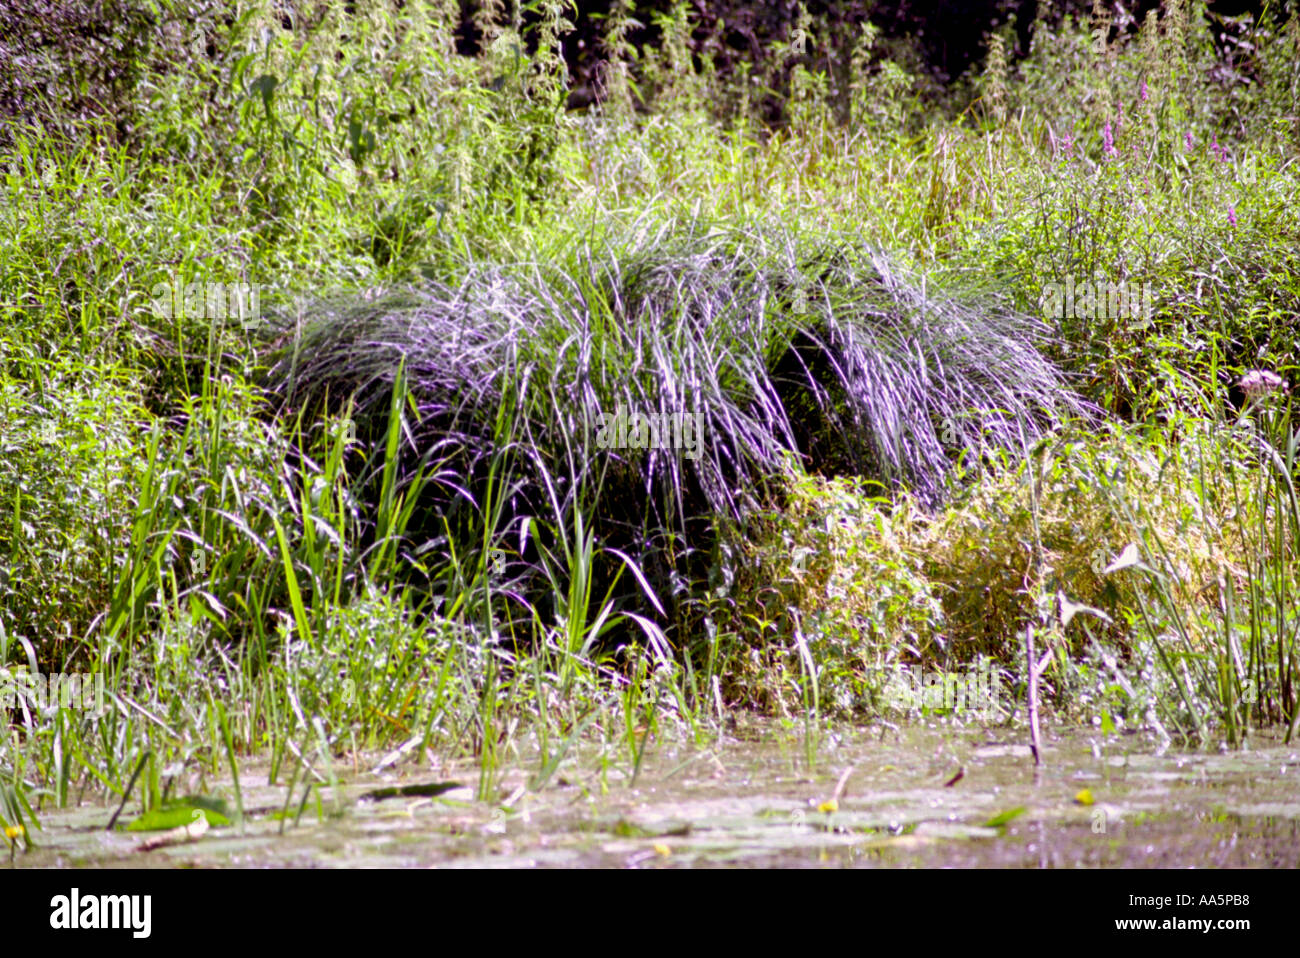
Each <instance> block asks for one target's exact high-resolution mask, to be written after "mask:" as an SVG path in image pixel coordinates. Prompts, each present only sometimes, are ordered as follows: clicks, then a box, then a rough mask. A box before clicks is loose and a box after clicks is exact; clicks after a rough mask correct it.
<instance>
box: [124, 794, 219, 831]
mask: <svg viewBox="0 0 1300 958" xmlns="http://www.w3.org/2000/svg"><path fill="white" fill-rule="evenodd" d="M225 812H226V806H225V803H223V802H220V801H217V800H216V799H210V798H202V797H199V798H187V799H183V800H182V801H178V802H165V803H164V804H163V807H162V808H155V809H152V810H150V811H147V812H145V813H144V814H143V815H141V816H140V817H139V818H137V819H135V820H134V821H133V822H131V823H130V824H128V825H127V826H126V830H127V831H128V832H159V831H165V830H166V829H169V828H180V827H182V826H184V825H192V824H193V823H194V822H195V821H196V816H197V815H204V816H206V817H207V820H208V824H209V825H211V826H213V827H217V826H219V825H229V824H230V819H229V818H228V817H226V814H225Z"/></svg>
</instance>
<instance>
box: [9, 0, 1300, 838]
mask: <svg viewBox="0 0 1300 958" xmlns="http://www.w3.org/2000/svg"><path fill="white" fill-rule="evenodd" d="M111 6H113V5H112V4H108V5H105V8H106V9H107V8H108V7H111ZM153 9H154V10H155V11H156V12H155V13H153V14H149V15H141V16H132V17H125V16H124V17H123V18H121V19H120V21H118V22H117V25H116V26H115V27H114V30H115V31H116V32H113V31H108V33H107V34H106V35H107V36H108V37H109V39H108V40H106V41H105V43H104V44H103V48H102V49H101V50H99V53H98V54H97V57H98V58H97V59H85V58H75V57H69V58H67V59H64V60H58V59H57V57H58V50H59V46H58V42H57V41H58V36H59V33H58V31H59V29H60V27H59V24H58V22H54V23H52V24H51V26H50V35H51V36H52V37H53V38H54V39H53V40H52V41H50V43H49V44H47V45H46V46H45V47H43V48H41V49H39V50H34V51H29V54H30V59H29V60H28V61H27V66H26V72H23V73H22V74H21V76H20V75H19V74H18V73H15V72H14V70H13V69H12V67H13V63H10V64H9V66H8V67H6V68H5V69H6V70H7V71H8V72H0V83H3V84H7V86H6V87H5V90H4V97H3V99H0V106H4V107H5V108H6V110H7V112H8V114H9V119H8V120H7V121H6V123H5V125H4V127H3V132H2V133H0V149H2V150H3V153H0V180H2V181H0V194H3V199H2V200H0V317H3V318H2V319H0V445H2V446H3V450H4V455H3V456H2V457H0V507H2V508H3V518H2V519H0V667H3V668H4V669H6V670H7V674H8V677H9V679H8V680H9V681H10V682H12V683H14V684H16V685H17V687H19V688H26V687H28V686H27V685H25V684H24V683H25V682H26V679H25V678H24V676H29V675H32V674H36V673H44V674H51V673H100V674H102V675H103V676H105V690H106V691H105V696H104V701H103V702H102V707H101V708H99V709H98V710H89V711H87V710H78V709H75V708H60V707H57V705H53V704H51V703H49V702H37V701H35V700H31V701H29V700H28V699H31V697H30V696H29V697H28V699H24V698H22V697H21V696H18V697H16V698H15V700H14V701H13V702H12V703H10V702H5V703H3V704H5V705H6V706H11V707H8V708H7V709H6V711H5V713H4V714H6V715H7V716H8V721H9V731H8V734H7V735H6V736H5V738H4V739H3V744H0V779H2V780H3V783H4V784H3V786H0V788H2V789H3V791H0V798H3V802H2V803H0V816H3V818H4V820H5V821H6V822H7V823H11V822H15V821H19V820H25V819H30V816H31V812H32V808H33V805H34V804H35V803H37V802H38V801H39V802H53V803H56V804H60V805H61V804H64V803H67V802H69V801H71V800H73V799H74V798H75V797H76V796H78V795H80V794H82V793H83V792H85V791H87V790H102V791H103V792H105V793H108V794H112V795H121V794H122V793H123V792H124V791H125V790H127V789H128V787H129V783H130V782H132V781H133V780H134V778H135V776H136V775H138V774H141V773H143V777H142V778H141V779H140V784H138V785H137V786H136V787H137V788H138V789H141V790H142V791H141V794H143V795H144V796H145V802H146V804H151V803H157V802H158V801H160V800H161V799H162V798H163V797H164V796H166V795H167V794H168V793H169V792H171V791H173V790H180V789H183V788H186V787H189V783H190V780H191V778H192V776H195V775H198V776H200V777H202V775H204V774H211V773H215V772H216V771H217V770H218V769H219V768H221V767H227V766H228V770H229V771H231V772H232V773H234V774H235V776H236V780H237V766H238V762H239V761H240V759H241V758H242V757H244V756H247V755H250V754H258V755H269V756H270V761H271V765H272V770H273V771H272V774H273V776H280V777H281V778H284V779H285V780H289V779H291V778H292V779H294V780H297V779H299V777H300V776H302V775H305V774H307V773H306V772H305V771H304V769H308V770H311V772H313V773H315V774H318V775H322V776H330V775H332V774H333V772H332V771H331V770H330V769H331V768H332V766H331V760H332V757H333V756H337V755H340V754H345V753H351V754H357V753H360V752H363V751H364V752H386V753H391V754H390V756H389V760H390V761H407V760H412V761H414V760H421V759H422V758H423V757H424V756H425V755H428V754H433V753H437V754H443V755H448V756H453V757H455V758H457V759H460V760H463V759H467V758H472V759H473V760H474V761H475V762H477V763H478V764H479V767H480V768H481V769H482V780H481V783H480V793H481V796H482V797H484V798H489V797H492V796H493V795H494V782H495V776H496V774H497V770H498V769H499V768H500V767H502V764H503V763H504V762H506V761H510V762H513V763H516V764H518V763H520V762H525V763H533V764H534V765H536V767H537V775H536V776H535V780H534V784H535V785H536V787H541V786H542V785H543V784H545V782H546V781H547V780H548V779H549V777H550V776H551V775H553V774H554V772H555V770H556V768H558V766H559V763H560V762H561V761H562V760H563V757H564V755H565V753H566V750H567V749H568V748H569V747H570V746H571V744H572V743H573V742H574V741H576V740H578V739H583V740H592V741H598V742H602V743H604V744H605V745H606V746H607V754H608V755H609V760H610V761H612V762H623V763H627V764H628V765H629V766H631V767H637V766H638V765H639V763H640V761H641V760H642V756H643V755H644V751H645V749H646V748H647V747H648V744H649V743H650V742H652V741H653V740H655V739H657V738H659V737H662V736H670V735H671V736H693V737H697V738H698V737H707V736H709V735H713V734H716V733H717V731H718V730H719V729H721V728H724V727H725V724H726V718H727V714H728V713H729V712H731V711H732V710H736V709H759V710H764V711H768V712H770V713H773V714H776V715H779V716H783V717H785V718H787V719H788V720H789V721H790V722H791V723H793V726H794V727H796V728H799V729H801V730H802V731H803V734H805V736H806V737H807V740H808V742H809V747H810V750H815V746H816V742H817V741H818V738H819V736H821V735H822V734H823V733H824V730H825V729H826V727H827V723H832V722H835V721H844V720H850V721H859V722H864V721H876V720H880V719H883V720H886V721H898V720H900V719H903V718H909V717H910V718H917V717H924V718H926V719H932V720H940V721H947V722H957V723H961V722H969V721H974V720H975V718H974V717H973V716H972V715H970V714H967V713H965V712H963V711H962V710H960V709H955V708H953V707H952V703H951V701H948V702H946V703H945V702H943V701H934V702H926V701H908V702H902V703H900V702H899V700H898V698H897V697H893V698H891V697H890V696H889V695H887V694H886V690H887V688H888V687H889V677H890V675H891V674H892V673H893V671H894V670H896V669H898V668H900V667H903V666H919V667H922V668H924V669H926V670H929V671H930V672H932V673H934V674H940V675H942V674H944V673H957V672H962V671H968V670H970V669H973V668H977V667H978V668H982V669H987V670H992V671H994V672H996V673H997V674H998V675H999V677H1000V684H999V688H1000V689H1001V692H1000V693H999V695H998V697H997V700H996V701H995V702H994V703H993V705H994V709H993V713H994V714H993V715H992V716H989V715H981V718H980V720H982V721H990V720H991V721H993V722H995V723H999V724H1010V725H1012V726H1017V725H1018V724H1019V723H1022V722H1023V718H1024V711H1025V707H1024V702H1025V676H1026V669H1025V665H1024V662H1025V658H1026V637H1027V635H1029V636H1032V638H1033V640H1034V645H1035V647H1036V648H1037V649H1039V650H1047V651H1048V652H1049V653H1050V657H1049V660H1048V661H1049V665H1048V668H1047V670H1046V672H1045V673H1044V678H1043V680H1042V681H1043V695H1044V698H1045V703H1046V705H1047V706H1048V707H1050V708H1051V709H1052V710H1053V712H1054V714H1055V716H1056V717H1057V718H1058V719H1059V720H1060V721H1062V722H1084V723H1091V724H1095V725H1096V726H1097V727H1098V729H1099V732H1100V733H1103V734H1112V733H1116V732H1119V731H1124V730H1132V729H1151V730H1156V731H1157V733H1158V734H1161V735H1164V736H1167V737H1170V738H1177V739H1180V740H1186V741H1190V742H1195V743H1199V744H1204V745H1211V744H1215V743H1218V742H1228V743H1231V744H1240V743H1242V742H1244V741H1246V740H1247V739H1248V737H1249V735H1250V732H1251V730H1252V729H1255V728H1259V727H1261V726H1265V725H1282V726H1285V727H1288V728H1289V729H1290V731H1291V732H1293V733H1294V732H1295V730H1296V723H1297V716H1298V715H1300V710H1298V705H1297V695H1298V694H1300V691H1298V690H1297V677H1298V669H1300V646H1298V644H1297V639H1296V634H1297V631H1298V630H1300V615H1298V613H1297V588H1298V587H1300V582H1297V575H1296V565H1295V559H1296V553H1297V549H1300V504H1298V502H1297V496H1296V489H1295V482H1296V478H1297V475H1298V472H1297V462H1296V459H1297V452H1298V450H1300V438H1298V434H1297V426H1296V423H1295V420H1294V419H1293V417H1292V402H1293V393H1292V391H1291V390H1290V389H1289V388H1288V384H1293V383H1294V382H1295V371H1296V362H1297V357H1296V355H1295V342H1296V330H1297V328H1298V327H1300V261H1298V260H1297V252H1296V251H1297V249H1300V245H1298V244H1297V240H1298V239H1300V219H1298V217H1300V213H1298V212H1297V210H1298V208H1300V207H1298V205H1297V203H1296V197H1297V186H1298V182H1300V177H1298V175H1297V170H1296V164H1295V158H1296V150H1297V145H1298V144H1300V120H1297V114H1298V113H1300V110H1298V108H1297V95H1298V91H1300V21H1298V20H1297V19H1296V18H1295V17H1294V16H1291V17H1289V18H1288V17H1287V16H1286V15H1285V14H1284V13H1280V12H1278V10H1277V9H1276V8H1275V7H1274V6H1269V7H1267V8H1266V10H1265V13H1264V15H1263V16H1262V17H1260V18H1257V19H1254V20H1242V21H1225V20H1222V19H1219V18H1212V17H1210V16H1207V14H1206V11H1205V9H1204V7H1203V5H1201V4H1197V3H1193V4H1190V5H1189V4H1186V3H1184V2H1170V3H1167V4H1166V5H1165V6H1164V8H1163V9H1162V10H1161V11H1159V12H1152V13H1151V14H1149V15H1148V16H1147V17H1146V18H1145V20H1143V21H1142V22H1141V23H1140V24H1139V23H1118V22H1113V21H1112V20H1111V19H1110V14H1108V13H1106V12H1105V11H1104V10H1103V9H1102V8H1101V7H1098V8H1097V11H1096V12H1094V14H1093V16H1092V17H1091V18H1088V17H1081V18H1072V17H1066V18H1064V19H1063V20H1057V21H1053V22H1048V21H1046V20H1040V21H1039V22H1037V23H1036V24H1035V25H1034V26H1033V29H1032V31H1031V34H1030V35H1031V37H1032V45H1031V47H1030V48H1029V49H1028V50H1026V51H1024V56H1022V57H1019V58H1016V57H1012V56H1011V55H1010V53H1009V51H1010V50H1011V47H1012V45H1013V44H1014V33H1013V31H1012V29H1011V28H1007V29H1004V30H1003V31H1002V32H1000V33H999V32H995V33H993V34H992V35H991V36H990V37H989V40H988V45H987V57H986V59H985V62H984V63H983V64H982V65H980V66H979V67H978V68H977V69H975V70H974V71H972V72H971V73H970V74H968V75H966V76H965V77H963V78H961V79H960V80H959V81H956V82H954V83H952V84H950V85H949V86H947V87H944V88H937V87H936V86H935V85H934V84H933V82H932V81H931V80H930V78H928V77H927V76H926V75H924V73H923V72H922V71H920V70H918V69H917V67H916V63H915V59H914V57H912V56H910V55H909V53H908V47H907V46H906V44H903V43H900V42H897V41H896V40H893V39H891V40H889V41H888V42H886V40H885V39H884V38H882V37H881V35H880V32H879V31H878V30H877V29H876V28H874V27H873V26H872V25H871V23H870V22H869V21H864V22H861V23H854V24H852V26H853V31H854V32H853V33H852V36H851V42H846V41H845V40H844V36H843V34H842V32H841V31H840V27H842V25H837V29H836V32H835V36H834V39H833V40H832V37H831V33H832V31H831V29H830V27H829V26H828V24H827V23H826V22H823V21H819V20H818V19H817V18H814V17H812V16H810V15H808V14H807V13H806V12H805V13H801V14H800V16H798V17H797V18H796V19H795V20H794V21H793V22H791V23H790V24H789V30H788V32H787V34H786V36H785V38H784V39H783V40H782V41H781V42H780V43H778V44H776V45H775V46H774V47H773V48H772V49H771V50H768V51H767V55H765V57H764V58H763V60H762V61H761V63H756V64H747V63H745V62H740V63H739V64H738V65H737V64H731V65H729V66H728V68H727V69H726V70H722V69H720V68H718V67H717V66H716V65H715V63H714V62H713V61H712V60H711V59H710V58H709V57H708V56H701V55H699V53H698V51H697V44H695V43H694V40H693V34H694V31H696V29H697V28H698V24H697V23H694V22H693V21H692V19H691V13H690V10H691V7H690V5H688V4H685V3H678V4H676V5H675V6H673V7H672V8H671V12H670V13H669V14H667V15H659V16H657V18H656V21H655V23H654V24H653V26H655V27H656V29H657V31H658V32H657V36H658V40H657V42H656V43H654V44H645V45H637V44H634V43H632V42H631V40H630V39H629V38H630V37H631V36H632V35H633V32H634V30H635V29H637V28H638V26H639V25H638V23H637V21H636V17H637V11H636V9H635V8H634V6H633V4H632V3H630V2H627V0H618V2H615V3H614V4H612V7H611V10H610V12H609V16H608V18H607V19H606V20H605V21H604V27H603V31H604V32H603V41H602V43H603V47H602V51H603V52H602V56H601V67H600V70H599V72H598V83H597V87H598V89H597V95H596V96H595V99H594V101H593V102H592V103H591V104H589V105H587V106H585V107H584V108H582V109H571V108H569V105H568V101H569V96H570V91H569V85H570V84H569V78H568V68H567V66H566V60H565V58H564V56H563V49H564V48H563V44H564V42H565V38H566V36H567V35H568V31H569V29H570V26H569V24H568V21H567V19H566V18H567V17H568V16H569V15H570V11H569V10H568V8H567V7H566V5H565V4H563V3H560V2H542V3H541V4H539V5H537V9H536V10H535V11H533V13H532V14H530V15H529V16H528V17H527V18H523V17H521V16H518V15H517V14H516V13H515V12H514V8H513V7H512V5H510V4H501V3H484V4H482V5H475V6H474V9H473V10H467V11H463V12H464V13H466V14H467V15H472V16H470V21H472V23H473V25H474V26H473V29H472V30H462V31H461V33H460V35H459V37H458V36H457V35H456V34H455V33H454V32H453V30H452V29H451V25H452V24H459V23H460V22H461V19H460V17H459V15H458V14H459V12H461V11H458V10H457V4H455V3H451V4H443V5H442V8H439V7H438V6H437V5H428V6H427V7H426V6H418V5H411V4H408V5H403V6H402V7H401V9H398V8H397V7H396V6H394V5H391V4H384V3H369V2H365V3H356V4H341V3H321V4H316V5H311V7H310V9H308V8H306V7H301V8H300V7H296V6H292V5H284V6H282V5H271V4H264V3H262V4H259V3H250V4H239V5H219V6H218V7H215V8H211V10H212V11H213V12H207V13H203V14H201V15H200V16H199V18H198V19H197V20H193V19H192V18H191V17H190V14H189V12H188V11H186V10H183V9H182V8H181V7H180V6H175V8H173V5H170V4H167V3H162V4H157V5H155V7H154V8H153ZM14 16H17V14H15V15H14ZM110 41H111V42H110ZM128 41H129V42H128ZM51 51H53V53H52V52H51ZM52 56H53V57H55V59H54V60H50V59H49V58H50V57H52ZM42 57H44V58H46V59H42ZM11 59H12V57H11ZM14 62H15V63H16V62H17V61H16V60H15V61H14ZM43 69H48V70H49V71H50V73H49V82H43V83H36V82H34V81H31V77H33V76H42V75H43V74H41V72H40V71H41V70H43ZM29 81H30V82H29ZM620 411H621V412H620ZM615 415H622V416H623V417H624V425H625V426H628V427H629V428H630V434H631V438H630V439H629V438H628V430H626V429H625V430H624V431H623V432H622V433H617V431H615V433H608V432H607V433H604V434H603V435H604V439H603V440H601V439H600V436H601V435H602V432H601V427H602V425H603V424H607V423H608V422H612V420H607V419H605V418H604V417H613V416H615ZM673 417H676V418H675V419H674V418H673ZM652 418H653V419H654V420H655V422H656V426H655V428H654V430H653V432H652V431H651V419H652ZM670 423H671V424H672V427H671V428H669V424H670ZM660 425H662V427H663V428H659V426H660ZM670 433H671V434H672V437H674V438H672V440H671V441H670V439H669V434H670ZM613 434H618V435H620V436H622V437H623V438H622V439H621V440H620V441H619V442H617V443H612V442H611V441H610V436H611V435H613ZM620 446H621V448H620ZM941 699H942V697H941ZM945 705H946V706H947V707H945Z"/></svg>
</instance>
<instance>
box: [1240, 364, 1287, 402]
mask: <svg viewBox="0 0 1300 958" xmlns="http://www.w3.org/2000/svg"><path fill="white" fill-rule="evenodd" d="M1237 387H1238V388H1239V389H1240V390H1241V391H1242V392H1244V393H1245V394H1246V398H1247V399H1254V398H1255V397H1256V396H1263V395H1265V394H1266V393H1271V392H1273V391H1274V390H1281V391H1282V392H1286V391H1287V387H1286V383H1284V382H1283V381H1282V377H1281V376H1279V375H1278V374H1277V373H1274V372H1269V371H1268V370H1267V369H1252V370H1251V371H1250V372H1248V373H1246V375H1244V376H1242V377H1241V381H1240V382H1238V383H1237Z"/></svg>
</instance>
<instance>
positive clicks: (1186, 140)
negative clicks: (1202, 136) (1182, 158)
mask: <svg viewBox="0 0 1300 958" xmlns="http://www.w3.org/2000/svg"><path fill="white" fill-rule="evenodd" d="M1183 146H1184V149H1185V150H1186V151H1187V152H1188V153H1190V152H1192V131H1191V130H1188V131H1187V132H1186V133H1184V134H1183Z"/></svg>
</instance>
